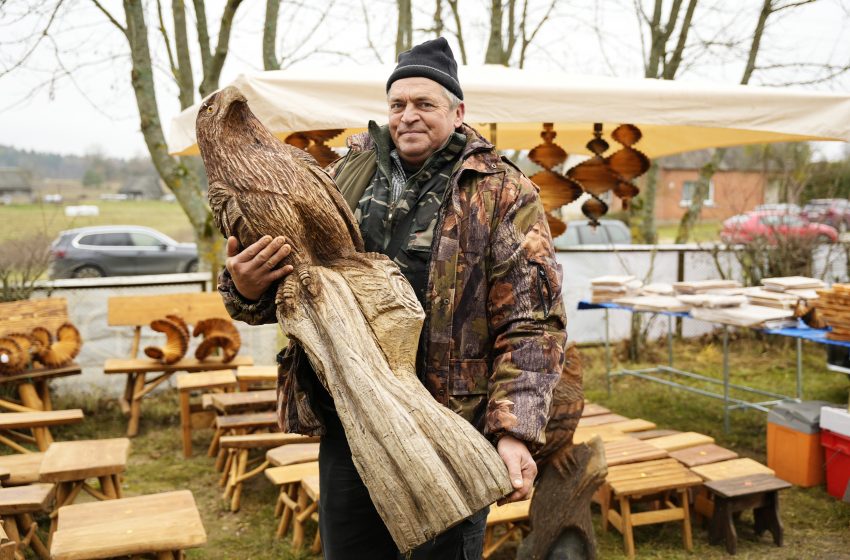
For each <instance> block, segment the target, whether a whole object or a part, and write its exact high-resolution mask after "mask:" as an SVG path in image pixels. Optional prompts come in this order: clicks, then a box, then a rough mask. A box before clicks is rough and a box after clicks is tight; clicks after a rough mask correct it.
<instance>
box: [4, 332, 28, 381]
mask: <svg viewBox="0 0 850 560" xmlns="http://www.w3.org/2000/svg"><path fill="white" fill-rule="evenodd" d="M27 362H29V356H28V354H27V353H26V352H24V350H23V349H22V348H21V346H20V345H19V344H18V343H17V342H16V341H15V339H13V338H11V337H8V336H4V337H2V338H0V375H14V374H16V373H20V372H22V371H23V370H24V368H25V367H26V364H27Z"/></svg>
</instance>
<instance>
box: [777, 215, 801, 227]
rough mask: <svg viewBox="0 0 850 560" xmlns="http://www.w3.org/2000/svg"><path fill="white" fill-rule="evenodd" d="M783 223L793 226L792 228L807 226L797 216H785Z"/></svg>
mask: <svg viewBox="0 0 850 560" xmlns="http://www.w3.org/2000/svg"><path fill="white" fill-rule="evenodd" d="M782 223H783V224H784V225H786V226H791V227H800V226H803V225H804V224H805V222H804V221H803V220H801V219H800V218H798V217H796V216H783V217H782Z"/></svg>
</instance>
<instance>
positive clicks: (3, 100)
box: [0, 0, 850, 157]
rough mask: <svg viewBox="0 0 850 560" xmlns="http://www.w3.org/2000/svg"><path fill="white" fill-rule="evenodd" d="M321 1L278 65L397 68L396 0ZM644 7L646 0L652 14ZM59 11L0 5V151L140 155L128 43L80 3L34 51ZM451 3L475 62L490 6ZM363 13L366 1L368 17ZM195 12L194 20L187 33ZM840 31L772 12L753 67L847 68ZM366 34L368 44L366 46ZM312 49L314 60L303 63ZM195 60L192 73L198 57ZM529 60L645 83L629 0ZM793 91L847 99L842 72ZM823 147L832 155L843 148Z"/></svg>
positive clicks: (241, 65)
mask: <svg viewBox="0 0 850 560" xmlns="http://www.w3.org/2000/svg"><path fill="white" fill-rule="evenodd" d="M330 1H331V0H305V2H306V3H307V4H308V6H299V5H298V4H296V3H295V2H293V1H291V0H282V8H281V19H280V22H281V23H280V30H279V33H278V36H279V37H281V38H282V39H281V41H280V44H279V52H280V53H282V55H286V56H285V64H290V63H291V64H292V65H305V64H309V65H315V66H327V67H328V71H329V72H333V68H334V66H337V65H340V64H345V65H356V64H372V63H375V62H378V61H380V62H384V63H390V62H392V61H393V59H394V56H393V55H394V44H395V26H396V24H395V18H396V13H395V0H371V1H369V0H336V1H335V2H334V3H333V4H332V6H331V9H330V11H329V15H328V16H327V17H325V19H324V20H322V21H321V23H317V22H318V21H319V19H320V17H321V13H322V12H323V11H325V9H326V7H327V6H328V3H329V2H330ZM787 1H790V0H787ZM782 2H783V3H787V2H786V0H782ZM650 3H651V2H650V1H649V0H645V1H644V4H646V5H647V6H648V5H649V4H650ZM103 4H104V6H106V7H108V9H110V10H111V11H112V13H113V14H114V15H115V17H116V19H118V20H119V21H121V22H122V23H123V21H124V18H123V12H122V7H121V2H119V1H118V0H104V1H103ZM148 4H149V8H150V9H149V10H148V14H149V18H148V26H149V31H150V35H149V40H150V42H151V45H152V48H153V50H154V57H155V59H156V63H157V72H156V78H157V88H158V90H157V95H158V101H159V106H160V110H161V117H162V120H163V126H164V129H165V131H166V133H167V130H168V122H169V120H170V118H171V117H172V116H174V115H176V114H177V112H178V110H179V106H178V105H177V101H176V87H174V84H173V81H172V80H171V78H170V75H169V73H168V71H167V58H166V56H165V51H164V48H163V46H162V44H163V41H162V38H161V35H160V34H159V32H158V30H157V29H156V28H155V25H156V11H155V6H156V4H155V2H148ZM187 4H190V5H191V2H187ZM207 4H208V8H207V14H208V18H209V19H210V27H211V33H212V34H215V33H217V28H218V18H217V15H216V14H220V13H221V6H222V5H223V4H224V2H223V1H222V0H208V2H207ZM443 4H444V5H445V4H446V3H445V2H444V3H443ZM761 4H762V0H700V4H699V8H698V10H697V16H696V17H695V21H698V26H697V27H696V28H695V31H696V32H695V33H693V34H692V35H691V37H690V42H692V43H697V42H713V43H715V44H719V43H726V42H728V41H730V40H733V39H741V38H745V37H747V36H748V35H750V34H751V30H752V29H753V28H754V26H755V22H756V17H757V14H758V10H759V8H760V6H761ZM54 5H55V0H6V2H4V1H3V0H0V144H5V145H11V146H15V147H19V148H25V149H34V150H39V151H49V152H59V153H66V154H86V153H92V152H100V153H103V154H105V155H109V156H116V157H133V156H144V155H146V153H147V152H146V148H145V145H144V141H143V138H142V135H141V133H140V132H139V122H138V115H137V113H136V108H135V98H134V96H133V91H132V89H131V87H130V84H129V75H130V72H129V56H128V48H127V45H126V42H125V39H124V37H123V36H122V35H121V34H120V32H118V30H117V29H115V28H114V27H113V26H112V25H111V24H110V23H109V22H108V21H106V19H105V17H104V16H103V15H102V14H101V13H100V12H99V11H97V10H96V9H94V8H93V7H92V4H91V2H90V1H89V0H65V2H64V3H63V5H62V7H61V9H60V10H59V11H58V13H57V15H56V17H55V18H54V22H53V25H52V27H51V30H52V33H51V37H50V38H48V39H46V40H42V41H40V42H39V43H38V44H37V45H36V40H37V38H38V35H39V32H40V30H41V29H43V26H44V22H45V21H46V19H47V16H49V14H50V12H51V10H52V6H54ZM460 5H461V8H462V15H463V20H462V21H463V23H462V25H463V33H464V36H465V39H466V46H467V52H468V54H469V59H470V60H469V62H470V64H480V63H482V62H483V58H484V51H485V46H486V33H487V26H488V19H489V15H488V13H487V10H488V6H489V1H487V0H460ZM548 5H549V0H536V1H535V0H531V1H530V6H531V10H530V14H531V18H530V19H531V20H532V23H536V21H537V19H539V17H540V16H541V15H542V13H543V11H544V10H545V8H546V7H547V6H548ZM364 6H368V18H367V16H366V15H364V9H365V8H364ZM163 9H164V13H165V14H166V16H167V15H168V14H170V12H171V10H170V5H169V2H168V1H167V0H164V1H163ZM264 9H265V2H261V1H260V0H246V2H244V5H243V6H242V7H241V8H240V9H239V12H238V14H237V18H236V22H235V23H234V29H233V35H232V39H231V48H230V55H229V57H228V59H227V63H226V64H225V67H224V71H223V74H222V80H221V85H226V84H227V83H228V82H229V81H230V80H232V79H233V78H234V77H235V76H236V75H238V74H240V73H243V72H254V71H258V70H261V67H262V63H261V58H260V55H261V40H262V18H263V14H264ZM647 9H649V8H647ZM433 12H434V3H433V1H418V0H414V27H415V28H417V31H416V32H415V34H414V40H415V41H414V42H419V41H421V40H424V39H427V38H431V37H432V36H433V33H431V32H427V31H424V29H425V28H428V27H431V26H432V22H433ZM193 18H194V16H193V15H191V14H190V28H191V27H192V25H193V22H194V19H193ZM444 19H445V21H446V26H447V28H448V31H449V33H447V37H448V38H449V40H450V42H451V43H452V45H453V47H455V54H456V56H457V57H458V58H459V56H460V55H459V52H458V49H457V42H456V40H455V39H454V37H452V36H451V34H450V31H451V30H453V28H454V25H453V22H452V20H451V17H450V14H449V12H448V10H446V13H445V15H444ZM367 20H368V25H367V23H366V22H367ZM848 23H850V0H819V1H817V2H815V3H813V4H810V5H807V6H804V7H802V8H797V9H794V10H786V11H784V12H781V14H778V15H776V16H775V17H774V19H772V20H771V22H770V27H769V29H768V30H767V32H766V34H765V38H764V40H763V51H762V53H761V55H760V57H759V64H762V65H768V64H770V65H783V66H787V65H792V64H795V63H798V62H819V63H830V64H833V65H847V64H848V63H850V25H848ZM314 28H315V29H314ZM192 35H193V34H192ZM367 37H368V38H367ZM369 39H371V42H372V43H373V45H374V47H375V48H374V49H372V48H370V47H369ZM190 40H192V39H190ZM748 46H749V45H748V44H740V45H739V46H737V47H736V48H734V49H732V50H729V49H727V48H725V47H723V48H721V47H716V48H714V49H713V50H712V51H711V52H703V54H702V55H700V56H699V57H697V58H696V59H693V58H689V59H688V60H686V64H688V65H689V66H688V67H687V68H686V69H685V71H684V72H683V73H682V75H681V78H680V79H682V80H691V81H718V82H728V83H737V82H739V80H740V78H741V72H742V68H743V61H744V59H745V58H746V50H747V48H748ZM317 50H318V51H323V52H319V53H317V54H313V55H310V53H313V52H314V51H317ZM699 50H700V51H702V49H699ZM692 52H696V50H694V51H692ZM307 55H310V56H307ZM305 56H306V58H302V57H305ZM22 58H26V60H25V62H24V63H23V64H21V65H20V66H17V64H18V62H19V61H20V60H21V59H22ZM379 58H380V60H379ZM195 60H196V62H195V65H196V70H197V65H198V64H199V63H198V62H197V60H198V59H197V58H196V59H195ZM526 65H527V66H528V67H534V68H544V69H550V70H553V71H554V70H558V71H565V72H569V73H587V74H603V75H613V76H624V77H626V76H628V77H639V76H642V75H643V66H642V57H641V38H640V34H639V27H638V24H637V19H636V15H635V9H634V5H633V2H632V0H605V2H601V1H599V2H597V1H595V0H572V1H570V0H560V1H559V2H558V4H557V8H556V11H555V13H554V14H553V16H552V17H551V18H550V19H549V21H547V23H546V25H544V26H543V27H542V29H541V31H540V33H539V35H538V37H537V38H536V40H535V43H533V45H532V48H531V49H530V50H529V53H528V57H527V62H526ZM819 75H822V74H821V73H820V71H819V70H813V69H807V68H800V67H796V66H791V67H783V68H778V69H775V70H771V71H767V72H758V73H756V74H755V75H754V77H753V79H752V81H751V83H753V84H771V85H775V84H783V83H788V82H800V81H806V80H808V79H810V78H812V77H817V76H819ZM197 76H198V73H197V72H196V85H197V84H198V83H199V82H200V78H199V77H197ZM462 76H463V74H462V70H461V78H462ZM795 87H805V88H809V89H830V90H838V91H845V92H847V91H848V90H850V76H846V75H845V76H842V77H840V78H838V79H835V80H832V81H829V82H827V83H819V84H815V85H804V86H795ZM848 95H850V94H848ZM828 151H830V153H833V154H835V153H838V152H839V151H841V149H840V148H828Z"/></svg>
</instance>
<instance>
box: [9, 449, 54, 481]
mask: <svg viewBox="0 0 850 560" xmlns="http://www.w3.org/2000/svg"><path fill="white" fill-rule="evenodd" d="M43 459H44V453H17V454H15V455H2V456H0V469H2V470H4V471H8V473H9V478H7V479H4V480H3V486H23V485H25V484H32V483H33V482H38V471H39V469H41V461H42V460H43Z"/></svg>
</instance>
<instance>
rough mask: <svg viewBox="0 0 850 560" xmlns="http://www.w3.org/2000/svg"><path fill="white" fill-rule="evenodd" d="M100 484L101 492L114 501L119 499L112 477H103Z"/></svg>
mask: <svg viewBox="0 0 850 560" xmlns="http://www.w3.org/2000/svg"><path fill="white" fill-rule="evenodd" d="M97 480H98V482H100V491H101V492H103V494H104V495H105V496H107V497H109V498H112V499H113V500H117V499H118V493H117V492H116V491H115V484H114V482H113V481H112V476H111V475H108V476H101V477H98V479H97Z"/></svg>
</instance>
